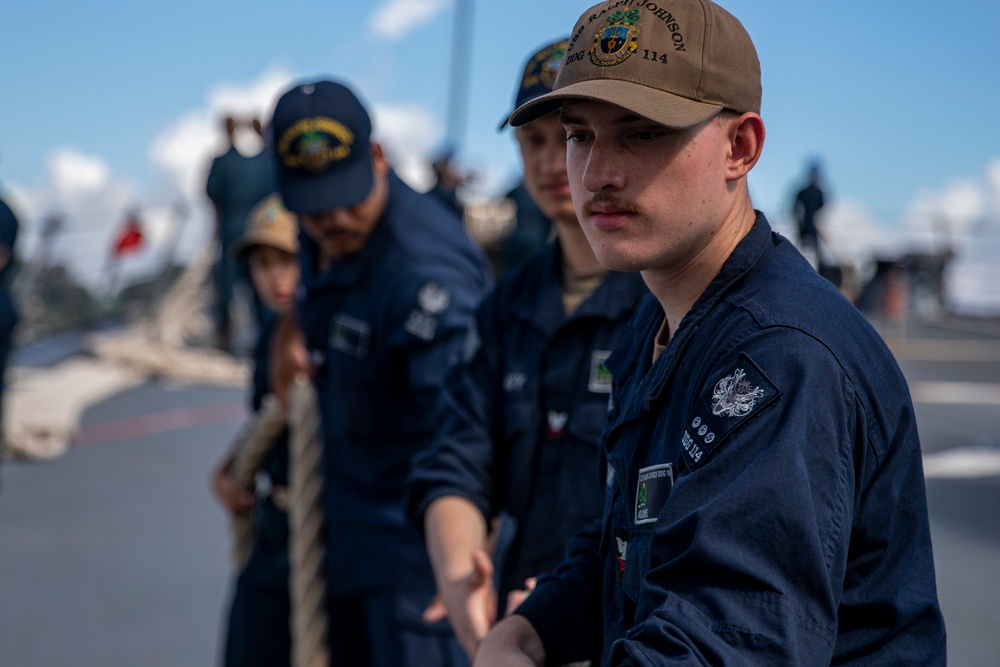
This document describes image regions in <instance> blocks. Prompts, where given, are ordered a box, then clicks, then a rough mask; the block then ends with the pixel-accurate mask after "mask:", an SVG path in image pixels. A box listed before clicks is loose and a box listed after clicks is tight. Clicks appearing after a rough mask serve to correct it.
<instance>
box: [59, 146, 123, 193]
mask: <svg viewBox="0 0 1000 667" xmlns="http://www.w3.org/2000/svg"><path fill="white" fill-rule="evenodd" d="M49 171H50V174H51V176H52V180H53V182H54V183H55V185H56V186H57V187H58V189H59V191H60V192H61V193H63V194H64V196H67V197H72V196H74V195H78V194H81V195H82V194H86V193H88V192H95V191H98V190H100V189H102V188H104V187H106V186H107V184H108V181H109V180H110V178H111V170H110V169H109V168H108V165H107V164H106V163H105V162H104V161H103V160H101V159H100V158H97V157H93V156H89V155H83V154H82V153H78V152H76V151H75V150H72V149H67V148H63V149H59V150H57V151H56V152H55V153H53V155H52V156H51V158H50V159H49Z"/></svg>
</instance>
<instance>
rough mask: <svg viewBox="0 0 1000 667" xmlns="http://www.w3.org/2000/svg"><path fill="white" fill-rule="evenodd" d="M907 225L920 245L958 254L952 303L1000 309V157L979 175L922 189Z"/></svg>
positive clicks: (952, 266)
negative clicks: (941, 186) (999, 261)
mask: <svg viewBox="0 0 1000 667" xmlns="http://www.w3.org/2000/svg"><path fill="white" fill-rule="evenodd" d="M906 224H907V227H908V228H909V229H910V230H911V231H912V232H913V233H914V234H915V237H916V239H917V245H918V247H920V248H922V249H924V250H929V251H942V250H945V249H947V248H950V249H951V250H952V252H953V253H954V256H953V258H952V260H951V261H950V262H949V264H948V267H947V272H946V274H945V280H946V291H947V302H948V306H949V307H950V308H952V309H953V310H956V311H960V312H968V313H977V314H991V315H996V314H998V313H1000V291H998V290H997V285H1000V263H998V262H997V257H1000V160H994V161H993V162H992V163H990V164H988V165H987V166H986V168H985V170H984V174H983V175H982V176H981V177H980V178H974V179H973V178H970V179H963V180H959V181H954V182H952V183H949V184H947V185H945V186H944V187H943V188H941V189H940V190H937V191H925V192H922V193H920V195H919V196H918V197H917V198H916V200H915V201H914V202H913V204H911V205H910V207H908V209H907V214H906Z"/></svg>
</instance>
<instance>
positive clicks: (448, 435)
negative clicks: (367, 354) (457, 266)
mask: <svg viewBox="0 0 1000 667" xmlns="http://www.w3.org/2000/svg"><path fill="white" fill-rule="evenodd" d="M491 306H492V299H490V298H487V299H486V301H484V303H483V304H482V305H481V306H480V307H479V309H478V311H477V314H476V320H475V322H474V323H473V324H472V326H471V327H470V328H469V329H468V332H467V334H466V339H465V341H464V349H463V359H462V361H460V362H458V363H456V364H453V365H452V366H451V368H450V369H449V371H448V373H447V375H446V376H445V378H444V381H443V386H442V390H441V395H440V398H439V400H438V404H437V410H436V419H435V422H436V424H437V425H438V426H437V432H436V434H435V437H434V440H433V442H432V444H431V446H430V447H429V448H428V449H427V450H425V451H424V452H423V453H421V454H420V455H418V456H417V458H416V459H415V461H414V465H413V470H412V472H411V473H410V480H409V485H408V493H407V509H408V511H409V514H410V516H411V518H413V519H414V520H415V521H416V522H417V523H418V524H419V525H421V526H422V525H423V515H424V513H425V512H426V511H427V508H428V507H429V506H430V504H431V503H432V502H433V501H434V500H436V499H437V498H441V497H443V496H461V497H463V498H465V499H466V500H468V501H470V502H471V503H473V504H474V505H475V506H476V507H477V508H478V509H479V511H480V512H482V514H483V516H484V517H485V518H486V519H487V520H489V519H490V518H492V517H493V516H494V515H495V514H496V512H497V511H498V508H497V506H498V502H497V493H498V489H502V488H503V487H502V483H498V480H497V474H496V473H497V470H496V466H495V455H494V443H496V442H499V440H500V437H501V436H500V426H499V420H500V414H501V410H500V405H501V400H502V396H501V391H500V387H501V383H502V378H501V372H502V371H501V362H500V346H499V342H498V341H497V331H498V330H499V329H498V323H497V322H496V321H495V319H496V318H495V317H494V314H493V312H492V311H493V309H492V307H491Z"/></svg>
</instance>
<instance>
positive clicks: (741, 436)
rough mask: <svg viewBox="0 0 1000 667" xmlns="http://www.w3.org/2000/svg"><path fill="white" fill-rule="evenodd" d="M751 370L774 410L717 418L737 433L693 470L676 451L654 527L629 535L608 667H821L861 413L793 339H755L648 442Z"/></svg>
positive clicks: (844, 386)
mask: <svg viewBox="0 0 1000 667" xmlns="http://www.w3.org/2000/svg"><path fill="white" fill-rule="evenodd" d="M748 361H749V362H750V363H752V364H754V365H755V367H756V368H758V369H759V371H760V375H758V376H756V377H757V378H758V380H757V381H755V382H756V384H758V385H759V386H764V385H765V384H767V383H770V385H771V386H770V387H769V388H768V391H769V392H773V396H774V400H770V401H768V402H767V404H766V405H764V406H762V407H760V408H757V409H755V410H753V411H752V412H751V413H750V414H749V415H746V416H745V418H741V419H740V420H738V423H737V420H730V421H727V420H728V419H729V418H728V417H726V416H725V415H723V416H722V417H718V419H719V420H720V421H718V422H716V423H718V424H736V425H735V426H733V427H732V430H731V431H729V432H721V431H720V432H719V437H718V438H717V439H715V440H714V443H713V446H712V447H711V448H710V449H706V451H705V452H704V454H703V455H702V456H701V457H699V458H700V460H698V461H695V460H693V459H692V458H691V457H690V456H689V455H688V454H686V453H685V452H684V451H683V448H682V452H681V464H680V467H679V474H678V477H677V480H676V482H675V484H674V486H673V488H672V490H671V492H670V495H669V499H668V501H667V502H666V503H665V505H664V506H663V508H662V510H661V511H660V512H659V514H658V516H657V518H656V521H655V523H654V524H653V525H652V526H631V527H630V529H629V530H630V541H629V545H628V548H629V553H628V565H627V566H626V571H625V575H624V595H625V596H626V603H625V604H626V606H627V605H628V604H629V602H631V603H632V604H634V605H635V606H634V607H633V609H634V612H635V616H634V623H633V624H632V627H631V629H630V630H628V632H627V633H626V637H625V639H624V640H619V641H617V642H616V643H615V645H614V646H613V650H612V653H611V664H614V665H666V664H682V663H683V664H692V663H693V664H712V665H729V664H767V665H777V664H787V665H818V664H828V663H829V661H830V659H831V656H832V654H833V649H834V645H835V642H836V639H837V622H838V619H837V615H838V605H839V602H840V597H841V591H842V589H843V586H844V572H845V563H846V561H847V558H848V544H849V541H850V537H851V529H852V517H853V512H854V507H855V503H856V501H857V499H856V493H857V480H856V475H855V468H854V462H855V456H864V455H865V453H866V452H867V449H868V445H867V437H868V435H867V434H868V431H867V429H866V417H865V414H864V410H863V408H862V407H861V402H860V401H859V400H858V397H857V395H856V392H855V388H854V386H853V384H852V382H851V380H850V379H849V377H848V376H847V374H846V373H845V372H844V371H843V369H842V368H841V367H840V365H839V363H838V362H837V360H836V359H835V357H834V356H833V355H832V354H831V353H830V352H829V351H828V350H827V348H826V347H825V346H823V345H822V344H821V343H820V342H818V341H817V340H815V339H813V338H811V337H809V336H807V335H805V334H803V333H802V332H799V331H795V330H789V329H777V330H772V329H769V330H765V331H763V332H759V333H757V334H754V335H753V336H751V337H750V338H749V339H748V340H745V341H744V342H742V343H741V344H739V346H738V347H737V349H734V350H732V351H730V352H728V353H725V354H723V355H722V356H721V358H720V359H719V361H718V362H717V363H716V364H714V366H713V368H712V369H711V370H709V371H708V372H707V373H706V374H705V376H704V378H705V379H704V382H703V384H702V385H701V386H700V387H694V388H692V392H698V396H699V397H698V398H697V399H696V400H695V402H694V403H693V404H691V408H690V413H689V414H688V415H687V416H686V419H685V423H682V424H676V423H675V424H670V425H668V427H667V428H665V429H663V430H662V431H661V430H658V431H657V437H662V438H674V439H677V441H682V440H683V438H684V433H685V430H687V431H689V432H690V431H691V428H692V424H700V423H702V422H700V421H697V418H698V417H699V415H711V414H712V410H713V392H716V397H718V388H719V386H720V385H719V382H720V379H722V378H727V377H729V378H732V377H735V375H734V373H735V372H736V371H735V370H734V369H741V368H743V369H745V368H747V367H748V365H749V364H748ZM760 378H763V379H760ZM745 388H747V387H746V386H745ZM754 388H755V387H753V386H752V385H751V386H749V388H748V390H749V389H754ZM758 388H759V387H758ZM716 401H718V399H716ZM719 407H720V404H719V403H718V402H716V403H715V409H716V410H718V408H719ZM711 418H712V417H706V419H711ZM678 421H679V420H678ZM661 426H662V423H661ZM678 427H680V428H678ZM696 430H697V429H695V431H696ZM658 445H659V446H660V451H676V449H674V448H671V447H669V446H664V445H663V444H662V443H658V444H654V445H653V447H654V450H655V448H656V447H657V446H658ZM659 462H660V461H649V462H648V464H653V463H659ZM643 529H644V530H643Z"/></svg>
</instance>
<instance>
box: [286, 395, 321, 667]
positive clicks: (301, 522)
mask: <svg viewBox="0 0 1000 667" xmlns="http://www.w3.org/2000/svg"><path fill="white" fill-rule="evenodd" d="M289 404H290V409H289V412H290V418H289V428H290V436H289V448H290V457H291V461H290V463H289V485H288V493H289V509H288V520H289V524H290V528H291V542H290V551H291V554H290V555H291V562H292V581H291V588H292V665H293V667H328V666H329V664H330V655H329V646H328V644H327V614H326V574H325V566H326V557H325V539H324V535H323V470H322V459H323V440H322V437H321V435H320V417H319V406H318V403H317V399H316V390H315V389H314V388H313V386H312V383H311V382H310V381H309V379H308V378H306V377H305V376H299V377H297V378H296V379H295V381H294V382H293V383H292V387H291V392H290V397H289Z"/></svg>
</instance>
